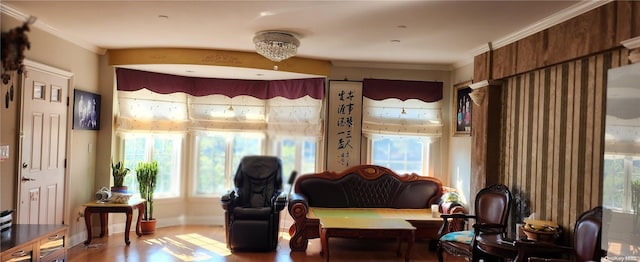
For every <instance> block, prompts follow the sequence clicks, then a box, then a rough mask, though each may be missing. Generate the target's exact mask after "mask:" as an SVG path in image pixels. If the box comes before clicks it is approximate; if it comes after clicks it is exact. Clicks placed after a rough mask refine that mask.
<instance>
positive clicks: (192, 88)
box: [116, 68, 324, 99]
mask: <svg viewBox="0 0 640 262" xmlns="http://www.w3.org/2000/svg"><path fill="white" fill-rule="evenodd" d="M116 78H117V84H118V90H120V91H137V90H140V89H143V88H146V89H148V90H151V91H153V92H156V93H160V94H170V93H176V92H182V93H186V94H189V95H192V96H207V95H225V96H228V97H231V98H233V97H236V96H242V95H247V96H252V97H255V98H258V99H272V98H274V97H284V98H288V99H298V98H301V97H304V96H310V97H312V98H315V99H322V98H323V97H324V78H307V79H290V80H240V79H220V78H202V77H188V76H176V75H169V74H162V73H154V72H146V71H140V70H134V69H127V68H116Z"/></svg>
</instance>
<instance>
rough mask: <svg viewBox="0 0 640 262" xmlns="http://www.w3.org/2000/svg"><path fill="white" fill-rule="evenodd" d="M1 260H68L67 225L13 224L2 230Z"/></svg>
mask: <svg viewBox="0 0 640 262" xmlns="http://www.w3.org/2000/svg"><path fill="white" fill-rule="evenodd" d="M1 239H2V242H1V244H0V250H1V251H2V253H0V261H63V260H67V245H68V244H67V226H66V225H35V224H13V225H11V229H9V230H7V231H4V232H2V237H1Z"/></svg>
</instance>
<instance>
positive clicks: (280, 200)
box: [273, 192, 288, 212]
mask: <svg viewBox="0 0 640 262" xmlns="http://www.w3.org/2000/svg"><path fill="white" fill-rule="evenodd" d="M287 196H288V194H287V192H280V194H278V195H277V196H276V198H275V201H274V203H273V206H274V207H275V211H276V212H280V211H282V210H283V209H284V207H285V206H287Z"/></svg>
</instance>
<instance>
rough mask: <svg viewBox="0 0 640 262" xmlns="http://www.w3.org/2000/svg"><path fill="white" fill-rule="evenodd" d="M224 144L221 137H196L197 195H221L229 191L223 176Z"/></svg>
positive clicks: (224, 140) (223, 138)
mask: <svg viewBox="0 0 640 262" xmlns="http://www.w3.org/2000/svg"><path fill="white" fill-rule="evenodd" d="M226 144H227V143H226V139H225V137H223V136H198V137H196V158H197V167H196V168H197V175H196V183H195V193H196V194H197V195H211V194H216V195H221V194H223V193H224V192H226V191H227V190H229V188H227V187H228V185H227V180H226V175H225V174H226V172H225V159H226V147H227V145H226Z"/></svg>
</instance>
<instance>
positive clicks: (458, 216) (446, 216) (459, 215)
mask: <svg viewBox="0 0 640 262" xmlns="http://www.w3.org/2000/svg"><path fill="white" fill-rule="evenodd" d="M440 217H441V218H442V220H443V223H442V227H441V228H440V230H439V231H438V235H439V236H441V237H442V236H443V235H445V234H447V233H450V232H454V231H461V230H463V229H462V228H458V227H456V226H453V227H452V226H449V220H462V221H463V222H462V223H461V226H460V227H463V225H464V220H468V219H475V218H476V216H475V215H469V214H463V213H455V214H440Z"/></svg>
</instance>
